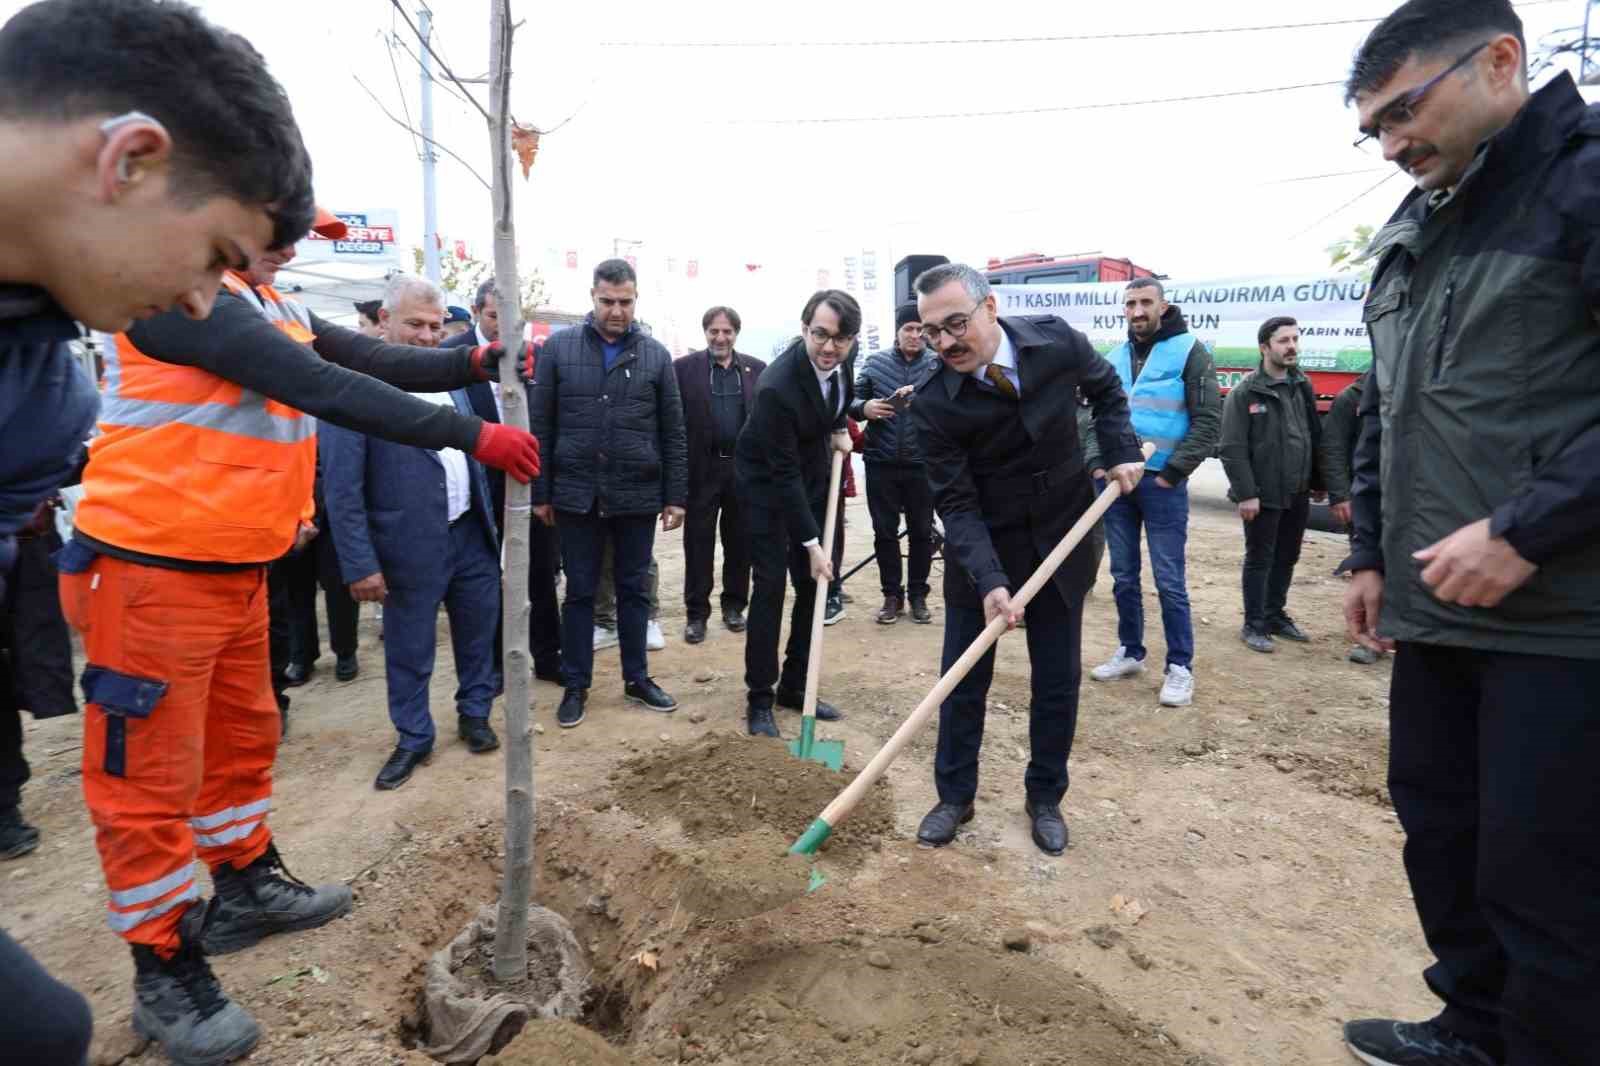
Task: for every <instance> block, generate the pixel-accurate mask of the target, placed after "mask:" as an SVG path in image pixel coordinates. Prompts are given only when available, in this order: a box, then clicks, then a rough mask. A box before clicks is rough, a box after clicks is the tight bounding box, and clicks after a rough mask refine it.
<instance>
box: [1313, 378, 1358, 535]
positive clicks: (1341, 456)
mask: <svg viewBox="0 0 1600 1066" xmlns="http://www.w3.org/2000/svg"><path fill="white" fill-rule="evenodd" d="M1370 374H1371V371H1368V372H1367V373H1366V374H1363V375H1361V376H1360V377H1359V378H1357V379H1356V380H1355V381H1352V382H1351V383H1350V384H1349V385H1346V386H1345V387H1344V388H1343V389H1341V390H1340V392H1339V395H1338V396H1335V397H1334V398H1333V406H1332V407H1330V408H1328V417H1327V418H1325V419H1324V420H1323V422H1322V444H1321V447H1320V448H1319V450H1318V452H1317V463H1318V465H1319V466H1320V467H1321V468H1322V480H1323V483H1324V484H1326V485H1327V487H1328V502H1329V503H1344V502H1345V501H1347V500H1349V499H1350V464H1351V462H1352V461H1353V460H1354V458H1355V453H1356V430H1357V429H1358V428H1359V427H1360V423H1359V422H1358V420H1357V418H1356V409H1357V408H1359V407H1360V406H1361V391H1362V389H1364V388H1365V387H1366V384H1367V377H1368V376H1369V375H1370Z"/></svg>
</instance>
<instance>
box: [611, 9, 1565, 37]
mask: <svg viewBox="0 0 1600 1066" xmlns="http://www.w3.org/2000/svg"><path fill="white" fill-rule="evenodd" d="M1564 2H1568V0H1524V2H1523V3H1520V4H1517V5H1515V6H1516V7H1539V6H1542V5H1545V4H1554V3H1564ZM1387 17H1388V16H1387V15H1373V16H1370V17H1366V18H1347V19H1325V20H1322V21H1320V22H1279V23H1273V24H1270V25H1265V26H1211V27H1200V28H1195V29H1186V30H1147V31H1135V32H1123V33H1067V34H1053V35H1042V36H1026V37H960V38H957V37H947V38H939V39H932V40H915V41H907V40H886V41H800V40H792V41H776V40H767V41H605V42H602V47H605V48H828V49H835V48H927V47H933V46H940V47H945V46H950V45H974V44H979V45H995V44H1058V43H1064V42H1070V41H1143V40H1152V39H1156V38H1162V37H1212V36H1219V35H1223V34H1231V33H1271V32H1277V31H1281V30H1309V29H1320V28H1323V27H1328V26H1357V25H1361V24H1364V23H1371V22H1382V21H1383V20H1384V19H1385V18H1387Z"/></svg>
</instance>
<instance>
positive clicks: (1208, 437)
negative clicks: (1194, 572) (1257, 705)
mask: <svg viewBox="0 0 1600 1066" xmlns="http://www.w3.org/2000/svg"><path fill="white" fill-rule="evenodd" d="M1123 307H1124V309H1125V311H1126V313H1127V319H1128V340H1127V342H1126V343H1124V344H1122V345H1121V346H1120V347H1118V348H1116V349H1115V350H1114V351H1112V352H1110V353H1108V354H1107V356H1106V358H1108V359H1109V360H1110V361H1111V365H1112V366H1114V367H1116V368H1117V373H1118V374H1119V375H1121V377H1122V387H1123V389H1124V390H1125V391H1126V392H1127V393H1128V402H1129V405H1130V406H1131V407H1132V408H1133V428H1134V429H1135V430H1136V431H1137V432H1138V434H1139V436H1140V437H1141V438H1142V439H1144V440H1146V441H1148V442H1150V443H1151V444H1154V445H1155V448H1156V450H1155V454H1154V455H1152V456H1151V457H1150V459H1149V460H1148V461H1147V462H1146V463H1145V466H1144V478H1143V479H1142V480H1141V481H1140V482H1139V487H1138V489H1137V490H1136V491H1135V492H1134V493H1133V494H1132V495H1131V496H1126V495H1125V496H1122V497H1120V498H1118V500H1117V501H1116V502H1115V503H1113V504H1112V505H1111V509H1110V510H1108V511H1107V512H1106V519H1105V527H1106V546H1107V548H1109V549H1110V551H1111V577H1112V595H1113V596H1114V597H1115V599H1116V601H1117V642H1118V644H1119V645H1120V647H1118V648H1117V653H1116V654H1115V655H1113V656H1112V657H1111V658H1110V659H1107V660H1106V661H1105V662H1103V663H1101V664H1100V665H1099V666H1097V667H1095V668H1094V669H1093V670H1092V671H1090V673H1089V676H1090V677H1092V678H1094V679H1095V680H1096V681H1114V680H1117V679H1118V678H1124V677H1135V676H1137V675H1139V674H1142V673H1144V657H1145V647H1144V601H1143V599H1142V595H1141V592H1140V589H1139V569H1140V565H1141V562H1140V556H1139V527H1140V526H1141V525H1143V526H1144V529H1145V537H1146V539H1147V540H1148V541H1149V543H1150V569H1151V571H1152V572H1153V573H1154V574H1155V579H1156V592H1157V594H1158V595H1159V596H1160V598H1161V626H1162V628H1163V629H1164V630H1165V631H1166V637H1167V667H1166V673H1165V676H1164V678H1163V680H1162V683H1161V705H1162V706H1163V707H1187V706H1188V705H1189V704H1190V703H1191V702H1193V700H1194V674H1193V672H1192V668H1193V664H1194V624H1193V622H1192V621H1191V619H1190V615H1189V589H1188V585H1187V583H1186V582H1185V580H1184V573H1183V555H1184V546H1185V545H1186V544H1187V543H1188V539H1189V489H1188V486H1187V484H1185V482H1186V481H1187V480H1188V477H1189V475H1190V474H1192V473H1194V470H1195V467H1197V466H1199V465H1200V463H1201V462H1202V461H1203V460H1204V459H1205V458H1206V456H1208V455H1210V454H1211V452H1212V450H1213V449H1214V448H1215V447H1216V445H1217V439H1218V437H1219V435H1220V433H1221V429H1222V397H1221V394H1220V392H1219V390H1218V388H1217V372H1216V368H1215V367H1214V366H1213V365H1212V362H1211V352H1210V351H1209V350H1208V349H1207V348H1206V346H1205V345H1204V344H1201V343H1200V341H1199V339H1198V338H1196V337H1195V336H1194V335H1193V334H1192V333H1190V332H1189V324H1188V323H1187V322H1185V321H1184V318H1183V313H1182V312H1181V311H1179V310H1178V308H1176V307H1174V306H1173V305H1171V304H1169V303H1167V299H1166V291H1165V290H1164V289H1163V288H1162V287H1161V283H1160V282H1159V281H1157V280H1155V279H1154V278H1135V279H1134V280H1133V281H1131V282H1129V283H1128V288H1127V292H1126V293H1125V294H1124V297H1123ZM1100 476H1101V472H1100V471H1098V470H1097V471H1095V477H1096V478H1098V477H1100Z"/></svg>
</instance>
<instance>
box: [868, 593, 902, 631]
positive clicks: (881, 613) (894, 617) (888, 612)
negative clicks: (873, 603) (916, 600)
mask: <svg viewBox="0 0 1600 1066" xmlns="http://www.w3.org/2000/svg"><path fill="white" fill-rule="evenodd" d="M904 613H905V608H904V606H902V605H901V603H900V597H899V596H896V595H895V594H894V593H892V592H889V593H885V594H884V597H883V606H882V607H880V608H879V609H878V613H877V614H875V615H873V616H872V620H873V621H874V622H877V623H878V624H879V625H880V626H892V625H894V624H895V623H896V622H898V621H900V616H901V615H902V614H904Z"/></svg>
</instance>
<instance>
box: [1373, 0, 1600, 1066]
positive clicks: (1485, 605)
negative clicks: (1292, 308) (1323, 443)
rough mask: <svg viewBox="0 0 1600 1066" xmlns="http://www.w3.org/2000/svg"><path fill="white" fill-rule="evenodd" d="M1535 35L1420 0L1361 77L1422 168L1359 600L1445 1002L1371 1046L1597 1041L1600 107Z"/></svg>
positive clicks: (1466, 5) (1390, 305) (1385, 353)
mask: <svg viewBox="0 0 1600 1066" xmlns="http://www.w3.org/2000/svg"><path fill="white" fill-rule="evenodd" d="M1526 55H1527V49H1526V45H1525V43H1524V37H1523V33H1522V24H1521V20H1520V19H1519V18H1518V17H1517V15H1516V13H1515V12H1514V11H1513V10H1512V7H1511V4H1510V3H1509V2H1508V0H1413V2H1412V3H1408V4H1406V5H1405V6H1404V7H1402V8H1400V9H1399V10H1398V11H1396V12H1395V13H1394V14H1392V15H1391V16H1389V18H1388V19H1386V20H1384V22H1382V23H1380V24H1379V25H1378V26H1377V27H1376V28H1375V29H1374V30H1373V31H1372V34H1371V36H1370V37H1368V38H1367V41H1366V43H1365V44H1364V45H1363V46H1362V48H1361V50H1360V52H1359V53H1358V54H1357V56H1356V60H1355V66H1354V70H1353V72H1352V74H1351V76H1350V80H1349V82H1348V83H1347V86H1346V89H1347V99H1348V100H1351V101H1353V102H1354V103H1355V104H1356V109H1357V120H1358V123H1359V125H1360V127H1361V128H1362V130H1363V132H1365V133H1368V134H1370V135H1371V136H1372V137H1374V138H1376V140H1377V142H1378V144H1379V145H1381V148H1382V151H1383V153H1384V155H1385V156H1386V157H1387V158H1388V159H1390V160H1391V161H1393V162H1395V163H1397V164H1398V165H1400V166H1401V167H1402V168H1403V169H1405V170H1406V172H1407V174H1408V176H1409V177H1410V178H1411V179H1412V180H1413V181H1414V182H1415V183H1416V185H1417V188H1416V189H1415V190H1413V191H1412V192H1411V194H1410V195H1409V196H1407V197H1406V199H1405V201H1404V202H1402V203H1401V205H1400V207H1399V209H1398V210H1397V211H1396V212H1395V214H1394V216H1393V218H1392V219H1391V220H1390V222H1389V223H1388V224H1387V225H1385V226H1384V227H1383V229H1382V230H1380V231H1379V233H1378V235H1377V236H1376V237H1375V238H1374V240H1373V243H1372V245H1371V247H1370V248H1369V255H1370V256H1371V257H1372V258H1373V259H1374V261H1375V262H1376V270H1375V272H1374V274H1373V279H1372V284H1371V287H1370V289H1369V294H1368V296H1367V303H1366V311H1365V317H1366V322H1367V329H1368V332H1369V334H1370V336H1371V338H1372V354H1373V372H1372V378H1371V380H1370V382H1369V383H1368V386H1367V388H1366V390H1365V391H1364V392H1363V394H1362V397H1361V407H1360V409H1359V414H1360V422H1361V427H1360V434H1359V437H1358V439H1357V444H1356V457H1355V485H1354V490H1353V493H1352V502H1353V504H1354V507H1353V510H1354V519H1355V548H1354V551H1353V552H1352V553H1351V556H1350V560H1349V562H1348V564H1347V565H1348V566H1349V568H1350V569H1352V570H1354V571H1355V577H1354V578H1353V579H1352V581H1351V586H1350V589H1349V590H1348V592H1347V595H1346V600H1345V617H1346V621H1347V624H1348V625H1349V627H1350V630H1351V635H1352V637H1355V638H1357V639H1359V640H1360V641H1361V642H1362V643H1364V644H1366V645H1367V646H1368V647H1370V648H1372V649H1373V650H1378V649H1379V648H1381V647H1385V646H1388V645H1390V644H1391V643H1392V644H1394V645H1396V652H1395V659H1394V677H1393V681H1392V686H1391V690H1390V712H1389V713H1390V727H1391V736H1390V744H1389V787H1390V791H1391V793H1392V795H1393V797H1394V805H1395V811H1396V813H1398V815H1399V816H1400V824H1401V825H1402V826H1403V827H1404V828H1405V831H1406V844H1405V864H1406V873H1407V874H1408V875H1409V877H1410V881H1411V891H1412V896H1413V898H1414V900H1415V901H1416V907H1417V914H1418V917H1419V918H1420V919H1421V924H1422V931H1423V934H1424V935H1425V936H1426V938H1427V941H1428V946H1429V947H1430V948H1431V949H1432V951H1433V953H1434V955H1435V956H1436V958H1437V961H1436V962H1435V963H1434V965H1432V966H1431V967H1429V968H1428V970H1427V972H1426V975H1425V976H1426V978H1427V983H1428V986H1429V988H1430V989H1431V990H1432V991H1433V992H1434V993H1435V994H1436V995H1437V996H1439V997H1440V998H1441V999H1442V1000H1444V1003H1445V1008H1444V1011H1443V1013H1441V1014H1440V1015H1438V1016H1437V1017H1436V1018H1434V1019H1432V1020H1430V1021H1427V1022H1421V1023H1412V1022H1399V1021H1395V1020H1393V1019H1372V1020H1367V1021H1357V1022H1351V1023H1350V1024H1349V1025H1347V1026H1346V1028H1345V1038H1346V1040H1347V1041H1348V1042H1349V1044H1350V1045H1351V1047H1352V1048H1353V1049H1356V1050H1357V1051H1358V1053H1359V1054H1361V1055H1363V1056H1365V1057H1366V1061H1368V1062H1390V1061H1404V1062H1407V1063H1411V1062H1418V1063H1421V1062H1434V1061H1437V1062H1441V1063H1443V1062H1479V1061H1482V1062H1485V1063H1488V1062H1504V1063H1511V1064H1515V1066H1556V1064H1558V1063H1560V1064H1564V1066H1572V1064H1576V1063H1590V1062H1594V1061H1596V1056H1597V1050H1596V1049H1600V1010H1597V1009H1596V1004H1597V998H1596V989H1597V988H1600V906H1596V900H1600V774H1597V773H1596V772H1595V768H1596V767H1597V766H1600V113H1597V110H1596V108H1594V107H1592V106H1586V105H1585V104H1584V101H1583V98H1582V97H1581V96H1580V95H1579V93H1578V90H1577V87H1576V86H1575V85H1574V84H1573V82H1572V79H1571V77H1570V76H1568V75H1567V74H1560V75H1558V76H1557V77H1555V78H1553V79H1551V80H1550V81H1549V82H1548V83H1547V84H1546V85H1545V86H1544V88H1542V89H1540V90H1539V91H1538V92H1537V93H1533V94H1531V95H1530V93H1529V90H1528V81H1527V71H1526ZM1397 104H1398V105H1404V106H1397ZM1417 1047H1426V1048H1429V1049H1438V1052H1437V1053H1436V1054H1435V1056H1434V1058H1433V1059H1424V1058H1420V1057H1417V1056H1416V1055H1415V1054H1413V1053H1412V1050H1411V1049H1414V1048H1417ZM1430 1053H1433V1052H1432V1051H1431V1050H1430ZM1407 1056H1409V1057H1407ZM1445 1056H1450V1057H1445Z"/></svg>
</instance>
